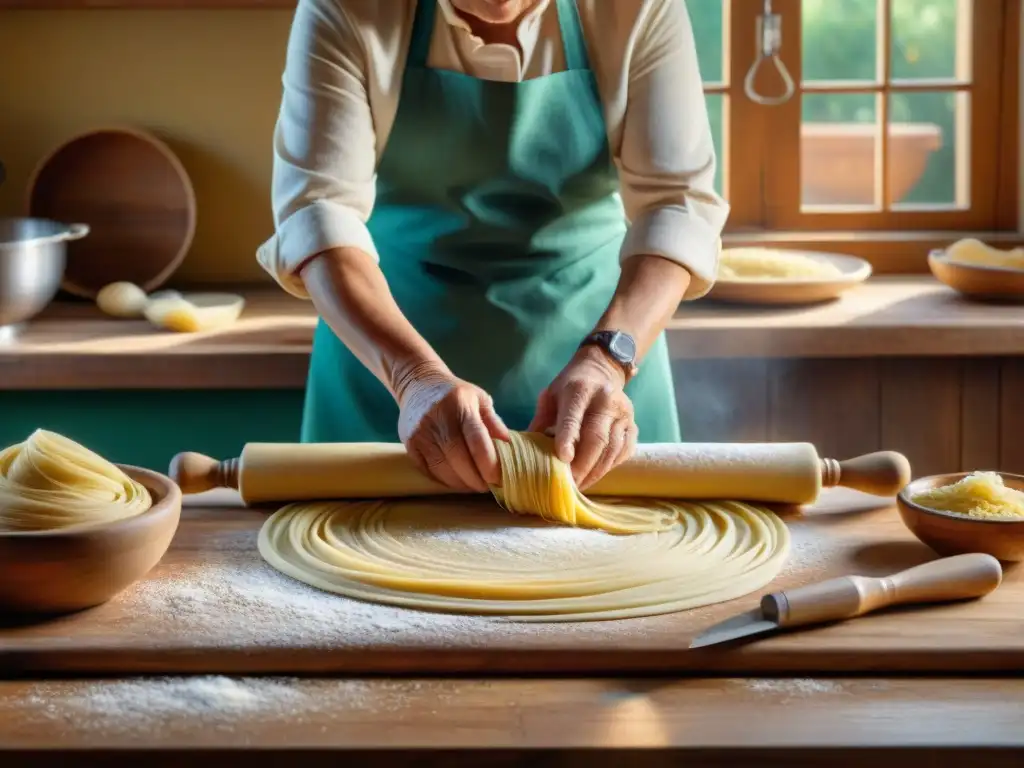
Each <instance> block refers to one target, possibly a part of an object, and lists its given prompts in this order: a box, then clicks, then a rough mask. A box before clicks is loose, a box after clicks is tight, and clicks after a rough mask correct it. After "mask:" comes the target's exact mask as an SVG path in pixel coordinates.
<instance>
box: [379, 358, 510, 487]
mask: <svg viewBox="0 0 1024 768" xmlns="http://www.w3.org/2000/svg"><path fill="white" fill-rule="evenodd" d="M403 378H404V379H405V382H403V386H402V387H401V388H399V389H398V392H397V395H398V405H399V417H398V435H399V437H400V438H401V440H402V443H403V444H404V445H405V448H406V450H407V451H408V452H409V455H410V456H411V457H412V460H413V461H414V462H416V465H417V466H418V467H419V468H420V469H421V470H422V471H423V472H426V473H427V474H428V475H430V476H431V477H433V478H434V479H436V480H438V481H439V482H441V483H443V484H444V485H446V486H448V487H449V488H452V489H455V490H460V491H464V490H472V491H480V492H484V493H486V492H487V490H488V486H489V485H499V484H500V483H501V467H500V465H499V464H498V454H497V451H496V450H495V448H494V441H495V440H509V434H508V428H507V427H506V426H505V424H504V423H503V422H502V421H501V418H500V417H499V416H498V414H497V413H496V412H495V410H494V404H493V401H492V400H491V396H490V395H488V394H487V393H486V392H484V391H483V390H482V389H480V387H478V386H476V385H475V384H470V383H469V382H468V381H463V380H462V379H459V378H458V377H456V376H454V375H453V374H451V373H448V372H446V371H439V370H436V369H428V370H420V371H415V372H413V373H411V374H410V375H408V376H406V377H403Z"/></svg>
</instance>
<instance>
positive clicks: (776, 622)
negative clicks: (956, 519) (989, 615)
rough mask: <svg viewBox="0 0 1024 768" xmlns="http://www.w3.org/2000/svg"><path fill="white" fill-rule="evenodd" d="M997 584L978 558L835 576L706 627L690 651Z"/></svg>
mask: <svg viewBox="0 0 1024 768" xmlns="http://www.w3.org/2000/svg"><path fill="white" fill-rule="evenodd" d="M1002 580H1003V569H1002V567H1001V566H1000V565H999V561H998V560H996V559H995V558H994V557H992V556H991V555H985V554H981V553H977V554H970V555H956V556H955V557H946V558H941V559H939V560H933V561H932V562H929V563H925V564H924V565H918V566H915V567H913V568H908V569H907V570H905V571H900V572H899V573H896V574H894V575H892V576H884V577H881V578H873V577H868V576H840V577H839V578H835V579H829V580H827V581H822V582H818V583H817V584H808V585H807V586H804V587H797V588H795V589H791V590H787V591H785V592H773V593H771V594H769V595H765V596H764V597H762V598H761V605H760V607H758V608H755V609H754V610H752V611H748V612H747V613H743V614H740V615H739V616H733V617H732V618H730V619H727V620H725V621H723V622H721V623H720V624H716V625H715V626H713V627H710V628H709V629H707V630H705V631H704V632H702V633H700V634H699V635H697V637H695V638H694V640H693V642H691V643H690V648H701V647H703V646H706V645H717V644H718V643H725V642H729V641H731V640H738V639H740V638H742V637H751V636H754V635H761V634H765V633H768V632H774V631H776V630H779V629H792V628H794V627H802V626H809V625H812V624H822V623H825V622H830V621H842V620H844V619H852V618H854V617H855V616H863V615H864V614H866V613H870V612H872V611H877V610H880V609H882V608H889V607H891V606H895V605H910V604H916V603H941V602H951V601H955V600H969V599H972V598H978V597H983V596H985V595H987V594H988V593H990V592H992V591H993V590H994V589H995V588H996V587H998V586H999V584H1000V583H1001V582H1002Z"/></svg>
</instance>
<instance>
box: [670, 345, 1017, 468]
mask: <svg viewBox="0 0 1024 768" xmlns="http://www.w3.org/2000/svg"><path fill="white" fill-rule="evenodd" d="M674 372H675V377H676V392H677V397H678V402H679V411H680V419H681V422H682V426H683V439H684V440H687V441H691V442H705V441H708V442H715V441H724V442H732V441H735V442H748V441H763V440H764V441H791V440H792V441H807V442H811V443H814V444H815V445H816V446H817V448H818V451H819V453H820V454H821V455H823V456H830V457H833V458H837V459H844V458H849V457H851V456H856V455H859V454H862V453H868V452H870V451H876V450H880V449H891V450H897V451H901V452H903V453H904V454H906V456H907V457H908V458H909V459H910V461H911V464H912V465H913V467H914V474H915V475H918V476H920V475H927V474H933V473H940V472H959V471H970V470H975V469H998V470H1001V471H1003V472H1017V473H1022V474H1024V358H1001V359H988V358H856V359H853V358H850V359H846V358H844V359H813V360H811V359H799V360H798V359H793V360H790V359H783V360H763V359H694V360H679V361H676V362H675V364H674Z"/></svg>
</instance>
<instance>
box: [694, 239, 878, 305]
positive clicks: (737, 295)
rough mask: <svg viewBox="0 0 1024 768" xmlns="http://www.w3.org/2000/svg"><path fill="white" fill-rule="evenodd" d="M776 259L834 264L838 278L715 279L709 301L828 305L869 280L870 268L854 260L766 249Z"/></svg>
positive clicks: (838, 256)
mask: <svg viewBox="0 0 1024 768" xmlns="http://www.w3.org/2000/svg"><path fill="white" fill-rule="evenodd" d="M765 250H766V251H771V252H772V253H775V254H779V255H794V256H803V257H806V258H810V259H814V260H815V261H824V262H826V263H829V264H834V265H835V266H836V267H838V268H839V270H840V271H841V272H842V275H841V276H838V277H829V278H824V279H822V278H813V277H809V278H789V279H783V280H778V279H770V280H765V279H754V278H748V279H736V278H718V280H716V281H715V284H714V286H713V287H712V288H711V291H710V292H709V293H708V298H709V299H714V300H716V301H724V302H729V303H733V304H756V305H765V304H769V305H794V304H817V303H819V302H823V301H832V300H833V299H837V298H839V296H840V295H841V294H842V293H844V292H846V291H848V290H850V289H851V288H854V287H856V286H858V285H860V284H861V283H863V282H864V281H865V280H867V279H868V278H869V277H871V271H872V270H871V264H869V263H868V262H866V261H864V259H859V258H857V257H856V256H844V255H841V254H837V253H819V252H815V251H794V250H780V249H771V248H767V249H765Z"/></svg>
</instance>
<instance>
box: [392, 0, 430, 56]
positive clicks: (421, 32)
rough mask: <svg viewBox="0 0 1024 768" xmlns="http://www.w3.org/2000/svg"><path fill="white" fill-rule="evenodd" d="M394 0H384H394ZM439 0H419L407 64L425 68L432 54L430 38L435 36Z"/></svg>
mask: <svg viewBox="0 0 1024 768" xmlns="http://www.w3.org/2000/svg"><path fill="white" fill-rule="evenodd" d="M392 1H393V0H384V2H392ZM436 8H437V0H418V2H417V3H416V17H415V18H414V19H413V22H412V37H411V39H410V41H409V60H408V62H407V63H406V66H409V67H416V68H418V69H425V68H426V66H427V56H429V55H430V39H431V38H432V37H433V36H434V11H435V9H436Z"/></svg>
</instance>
